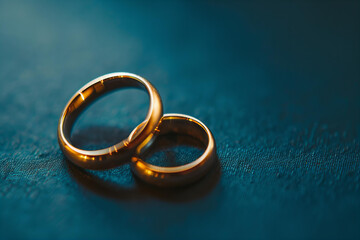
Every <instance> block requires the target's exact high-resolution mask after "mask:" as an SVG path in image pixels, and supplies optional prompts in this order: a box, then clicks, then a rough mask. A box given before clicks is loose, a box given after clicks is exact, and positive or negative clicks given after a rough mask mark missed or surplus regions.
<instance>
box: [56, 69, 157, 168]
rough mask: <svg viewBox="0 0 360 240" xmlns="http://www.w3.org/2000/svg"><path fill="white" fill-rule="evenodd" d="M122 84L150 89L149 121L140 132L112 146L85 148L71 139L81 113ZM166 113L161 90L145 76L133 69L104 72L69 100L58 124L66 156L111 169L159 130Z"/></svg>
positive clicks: (85, 164)
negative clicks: (163, 110) (127, 71)
mask: <svg viewBox="0 0 360 240" xmlns="http://www.w3.org/2000/svg"><path fill="white" fill-rule="evenodd" d="M119 88H138V89H142V90H144V91H146V92H147V93H148V96H149V100H150V106H149V110H148V113H147V115H146V119H145V121H144V122H143V123H142V124H140V125H139V126H138V127H136V130H137V131H136V133H134V132H133V133H132V134H130V136H129V137H128V138H126V139H124V140H122V141H121V142H119V143H118V144H115V145H114V146H112V147H109V148H105V149H99V150H93V151H88V150H82V149H79V148H76V147H74V146H73V145H72V144H71V142H70V136H71V130H72V127H73V125H74V122H75V120H76V119H77V117H78V116H79V114H80V113H81V112H82V111H84V110H85V108H86V107H87V106H89V105H90V104H91V103H93V102H94V101H95V100H96V99H98V98H99V97H100V96H102V95H104V94H106V93H108V92H110V91H113V90H115V89H119ZM161 117H162V102H161V98H160V95H159V93H158V92H157V90H156V89H155V87H154V86H153V85H151V83H149V82H148V81H147V80H146V79H145V78H142V77H140V76H137V75H135V74H132V73H125V72H118V73H110V74H106V75H103V76H101V77H98V78H96V79H94V80H93V81H91V82H89V83H88V84H86V85H85V86H84V87H82V88H81V89H80V90H79V91H78V92H77V93H76V94H75V95H74V96H73V97H72V98H71V99H70V101H69V102H68V103H67V105H66V107H65V109H64V110H63V112H62V114H61V117H60V120H59V125H58V141H59V145H60V148H61V150H62V151H63V153H64V154H65V156H66V157H67V158H68V159H69V160H70V161H71V162H73V163H74V164H76V165H78V166H80V167H83V168H87V169H107V168H112V167H116V166H119V165H121V164H123V163H125V162H127V161H130V159H131V156H132V155H133V154H134V152H135V151H136V149H137V147H138V146H139V145H140V144H141V143H142V142H143V141H144V140H145V139H147V137H148V136H149V135H152V133H153V132H154V131H155V129H156V127H157V126H158V124H159V122H160V120H161Z"/></svg>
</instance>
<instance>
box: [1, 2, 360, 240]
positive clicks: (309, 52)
mask: <svg viewBox="0 0 360 240" xmlns="http://www.w3.org/2000/svg"><path fill="white" fill-rule="evenodd" d="M359 25H360V4H359V1H243V2H233V1H189V2H187V1H183V2H178V1H161V2H151V3H150V2H149V1H124V2H117V1H114V2H111V1H96V0H93V1H82V2H81V1H54V2H51V1H3V0H1V1H0V81H1V82H0V83H1V88H0V89H1V91H0V93H1V94H0V107H1V111H0V112H1V113H0V238H1V239H80V238H81V239H84V238H86V239H132V238H143V239H157V238H159V239H169V238H174V239H187V238H192V239H249V238H251V239H305V238H309V239H360V166H359V165H360V94H359V93H360V26H359ZM115 71H128V72H133V73H136V74H139V75H141V76H144V77H146V78H147V79H149V80H150V81H151V82H152V83H153V84H154V85H155V86H156V87H157V89H158V90H159V92H160V94H161V96H162V98H163V102H164V112H167V113H169V112H178V113H185V114H189V115H192V116H194V117H196V118H198V119H200V120H201V121H203V122H204V123H205V124H206V125H207V126H208V127H209V128H210V129H211V130H212V132H213V134H214V136H215V139H216V142H217V147H218V158H219V164H218V166H216V167H215V168H214V169H213V171H212V172H211V173H210V174H208V175H207V176H206V177H205V178H204V179H203V180H202V181H200V182H198V183H197V184H194V185H193V186H189V187H187V188H182V189H177V190H167V191H166V190H158V189H155V188H152V187H150V186H147V185H144V184H143V183H141V182H139V181H138V180H136V179H134V177H133V176H132V174H131V172H130V171H129V167H128V166H122V167H119V168H116V169H113V170H110V171H102V172H88V171H83V170H80V169H78V168H76V167H74V166H72V165H71V164H69V163H68V162H67V161H66V159H64V157H63V155H62V153H61V151H60V149H59V147H58V143H57V139H56V130H57V123H58V119H59V116H60V113H61V111H62V109H63V107H64V106H65V104H66V102H67V101H68V99H69V98H70V97H71V96H72V94H74V93H75V92H76V91H77V90H78V89H79V88H80V87H81V86H83V85H84V84H85V83H87V82H88V81H90V80H92V79H94V78H95V77H98V76H100V75H103V74H105V73H109V72H115ZM131 91H135V90H131ZM131 91H126V92H124V94H122V92H121V91H120V92H117V93H116V94H115V93H114V94H112V95H110V96H107V97H105V98H103V99H101V100H100V101H99V102H98V103H96V104H95V105H94V106H93V107H92V108H90V109H89V111H88V112H86V114H85V115H84V116H82V117H83V120H81V121H80V122H79V123H78V125H77V126H76V129H75V133H74V141H75V142H77V144H80V145H91V144H95V146H96V144H99V143H101V144H102V143H104V144H111V143H114V141H115V142H116V139H118V137H119V136H120V135H124V134H125V133H128V131H130V130H131V129H132V128H133V127H134V126H136V125H137V124H138V123H140V121H141V120H142V119H143V117H144V116H145V113H146V109H147V98H146V95H145V94H143V93H141V92H136V91H135V92H134V93H133V92H131ZM135 93H136V94H135ZM159 145H160V147H161V144H159ZM97 146H98V145H97ZM88 147H94V146H88ZM196 154H199V152H197V151H196V150H194V149H192V148H190V149H188V151H187V150H186V149H185V150H184V148H181V149H180V150H179V149H178V150H177V148H175V149H173V150H172V149H170V150H169V149H168V150H166V151H165V152H161V153H159V154H157V155H155V157H154V158H155V159H154V158H153V161H155V162H156V161H161V159H162V160H165V161H166V160H167V159H166V158H167V157H168V158H169V159H173V160H174V156H175V160H177V161H180V162H184V161H185V162H186V161H191V160H192V159H194V158H195V157H196V156H195V155H196ZM176 156H177V157H176Z"/></svg>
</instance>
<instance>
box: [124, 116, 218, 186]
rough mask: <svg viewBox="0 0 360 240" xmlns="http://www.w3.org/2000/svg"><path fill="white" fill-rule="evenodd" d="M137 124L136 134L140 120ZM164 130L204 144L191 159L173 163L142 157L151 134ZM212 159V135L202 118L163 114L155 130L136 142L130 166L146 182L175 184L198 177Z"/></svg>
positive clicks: (162, 132)
mask: <svg viewBox="0 0 360 240" xmlns="http://www.w3.org/2000/svg"><path fill="white" fill-rule="evenodd" d="M143 124H145V122H144V123H143ZM137 128H138V129H136V128H135V130H134V131H133V132H132V134H136V133H137V131H138V130H140V129H141V124H140V125H139V126H138V127H137ZM168 133H175V134H184V135H189V136H191V137H194V138H196V139H198V140H200V142H201V143H202V144H204V145H205V146H206V149H205V152H204V153H203V154H202V155H201V156H200V157H199V158H198V159H196V160H195V161H193V162H191V163H188V164H185V165H182V166H177V167H160V166H155V165H152V164H149V163H146V162H145V161H144V160H142V157H143V156H144V155H146V153H147V151H148V150H149V149H150V147H151V145H152V143H153V141H154V139H155V137H156V136H158V135H165V134H168ZM132 134H131V135H132ZM215 159H216V145H215V140H214V137H213V135H212V133H211V131H210V130H209V129H208V128H207V127H206V126H205V125H204V124H203V123H202V122H200V121H199V120H197V119H195V118H193V117H191V116H187V115H183V114H165V115H164V116H163V117H162V119H161V121H160V123H159V126H158V127H157V129H156V131H155V132H154V133H152V134H151V135H149V136H148V138H147V139H146V140H145V141H144V142H143V143H142V144H140V145H139V146H138V148H137V150H136V152H135V155H134V157H133V158H132V164H131V169H132V171H133V172H134V174H135V175H136V176H138V177H139V178H140V179H142V180H144V181H145V182H147V183H150V184H153V185H157V186H163V187H175V186H180V185H186V184H189V183H191V182H193V181H196V180H197V179H199V178H201V177H202V176H203V175H204V174H205V173H206V172H207V171H208V170H209V168H210V166H211V165H212V164H213V163H214V161H215Z"/></svg>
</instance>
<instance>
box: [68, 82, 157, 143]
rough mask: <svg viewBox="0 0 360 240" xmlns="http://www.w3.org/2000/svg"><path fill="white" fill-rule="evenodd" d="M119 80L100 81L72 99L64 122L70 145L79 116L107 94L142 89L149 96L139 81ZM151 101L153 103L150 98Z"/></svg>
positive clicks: (82, 90)
mask: <svg viewBox="0 0 360 240" xmlns="http://www.w3.org/2000/svg"><path fill="white" fill-rule="evenodd" d="M119 79H120V77H113V78H107V79H104V80H101V81H98V82H96V83H94V84H92V85H91V86H89V87H84V88H83V89H81V90H80V91H79V92H78V94H76V95H75V96H74V97H73V98H72V100H71V102H70V103H69V105H68V106H67V109H66V112H65V117H64V120H63V133H64V137H65V138H66V140H67V141H68V142H69V143H71V140H70V136H71V131H72V128H73V126H74V123H75V121H76V120H77V118H78V116H79V114H81V113H82V112H83V111H84V110H85V109H86V108H87V107H89V106H90V105H91V104H92V103H93V102H95V101H96V100H98V99H100V97H101V96H104V95H106V94H107V93H110V92H112V91H114V90H118V89H120V88H136V89H141V90H143V91H145V92H146V93H147V94H148V96H149V92H148V91H147V89H146V87H145V86H144V85H143V84H142V82H140V81H138V80H137V79H133V78H130V77H122V78H121V81H119ZM149 100H150V101H151V99H150V96H149ZM150 104H151V102H150ZM123 141H124V140H123ZM119 142H120V141H119Z"/></svg>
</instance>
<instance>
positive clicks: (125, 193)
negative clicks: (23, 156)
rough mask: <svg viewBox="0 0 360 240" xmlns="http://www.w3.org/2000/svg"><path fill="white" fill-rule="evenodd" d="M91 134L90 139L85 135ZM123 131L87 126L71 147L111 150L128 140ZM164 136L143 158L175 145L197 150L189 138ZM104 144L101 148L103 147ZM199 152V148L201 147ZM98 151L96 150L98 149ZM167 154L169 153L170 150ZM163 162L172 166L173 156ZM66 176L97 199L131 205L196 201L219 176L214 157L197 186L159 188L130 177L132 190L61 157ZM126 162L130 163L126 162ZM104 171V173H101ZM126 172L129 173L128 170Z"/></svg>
mask: <svg viewBox="0 0 360 240" xmlns="http://www.w3.org/2000/svg"><path fill="white" fill-rule="evenodd" d="M90 132H91V135H89V133H90ZM128 132H129V131H126V130H123V129H120V128H118V127H103V126H102V127H99V126H90V127H87V128H84V129H82V130H79V131H77V132H76V133H74V134H73V137H72V141H73V144H74V145H75V146H79V147H81V146H84V145H88V144H89V142H91V145H92V147H94V146H95V145H97V146H99V145H100V146H105V145H107V146H106V147H108V146H111V145H113V144H114V143H116V141H118V140H119V139H124V138H126V137H127V136H128ZM166 137H167V135H165V136H159V137H158V138H157V139H156V140H155V142H154V143H153V145H152V146H151V150H150V152H149V153H148V154H146V156H149V155H151V154H152V153H155V152H158V151H162V150H164V149H169V148H171V147H175V146H176V145H181V144H183V145H189V146H192V147H194V146H195V147H198V148H199V147H200V144H199V142H198V141H195V140H191V138H189V137H186V138H183V137H181V135H180V136H178V135H176V136H175V137H171V139H170V140H171V141H170V140H166ZM104 142H105V145H104ZM202 148H203V147H202ZM98 149H99V147H98ZM170 153H171V150H170ZM166 158H167V159H166V160H169V161H170V162H176V161H175V160H176V159H174V158H175V154H166ZM64 160H65V162H66V165H67V167H68V170H69V172H70V175H71V176H72V178H73V179H75V181H76V182H77V183H79V184H80V185H81V186H83V187H84V188H85V189H87V190H90V191H92V192H94V193H95V194H98V195H100V196H103V197H106V198H110V199H114V200H117V201H134V200H140V201H141V200H144V199H146V198H158V199H161V200H164V201H169V202H187V201H193V200H196V199H200V198H203V197H205V196H206V195H208V194H209V193H210V192H211V191H212V190H213V189H214V188H215V187H216V185H217V183H218V182H219V180H220V176H221V167H220V162H219V159H218V157H217V156H216V159H215V161H214V166H213V167H212V168H211V169H210V170H209V172H208V173H207V174H206V175H205V176H203V177H202V178H201V179H199V180H198V181H197V182H195V183H192V184H189V185H186V186H182V187H176V188H159V187H156V186H152V185H150V184H147V183H145V182H143V181H142V180H140V179H138V178H137V177H136V176H135V175H134V174H132V177H133V178H134V180H135V181H134V183H135V184H134V185H133V186H132V187H128V186H123V185H121V184H118V183H114V182H111V181H109V180H105V179H103V178H101V177H99V176H97V175H95V174H93V173H92V172H91V171H89V170H85V169H82V168H80V167H78V166H76V165H74V164H73V163H71V162H70V161H69V160H67V159H66V158H65V157H64ZM129 162H130V159H129ZM105 171H106V170H105ZM129 171H130V169H129Z"/></svg>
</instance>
